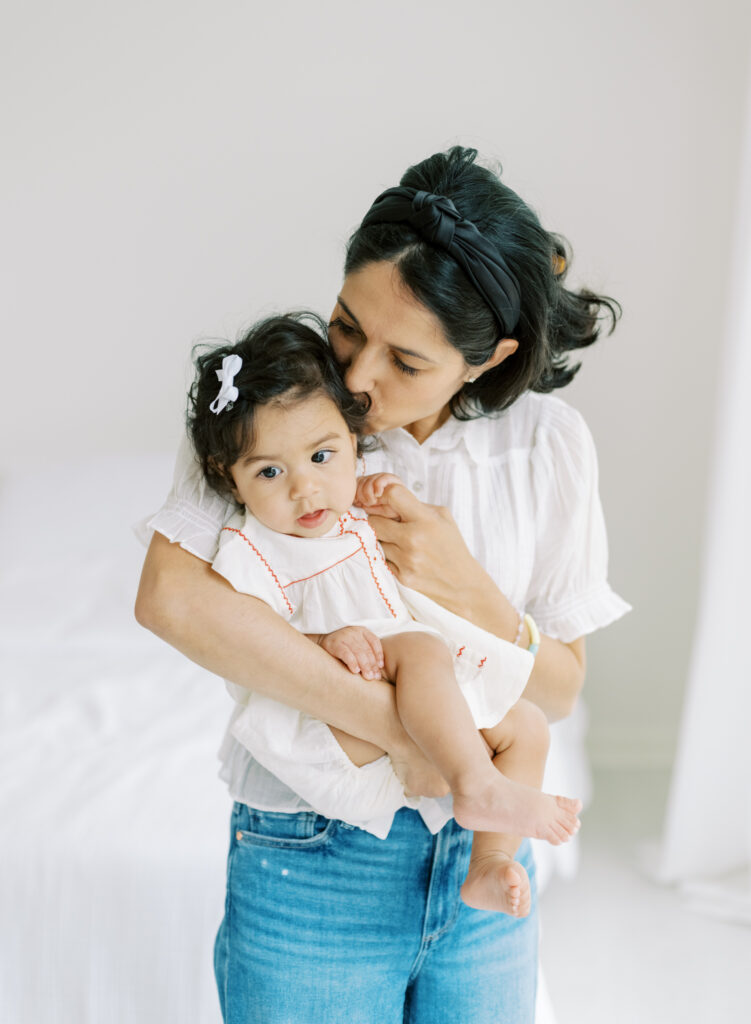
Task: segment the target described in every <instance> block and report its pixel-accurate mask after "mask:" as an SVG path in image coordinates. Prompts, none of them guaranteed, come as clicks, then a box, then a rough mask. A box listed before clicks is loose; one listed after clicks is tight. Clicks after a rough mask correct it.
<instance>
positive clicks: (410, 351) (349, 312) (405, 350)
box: [336, 295, 438, 366]
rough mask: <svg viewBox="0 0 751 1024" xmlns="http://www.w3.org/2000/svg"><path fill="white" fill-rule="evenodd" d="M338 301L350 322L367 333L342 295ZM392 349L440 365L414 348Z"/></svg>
mask: <svg viewBox="0 0 751 1024" xmlns="http://www.w3.org/2000/svg"><path fill="white" fill-rule="evenodd" d="M336 301H337V302H338V303H339V305H340V306H341V307H342V309H343V310H344V312H345V313H346V314H347V316H348V317H349V318H350V320H354V322H355V323H356V324H357V326H358V328H359V329H360V330H361V331H362V333H363V334H365V331H363V330H362V324H361V323H360V321H359V320H358V319H357V317H356V316H355V314H354V313H353V312H352V310H351V309H350V308H349V306H348V305H347V303H346V302H345V301H344V299H343V298H342V297H341V295H337V297H336ZM391 348H393V349H394V351H395V352H401V354H402V355H403V356H414V358H415V359H422V360H423V362H425V363H433V365H434V366H437V365H438V363H437V361H436V360H435V359H429V358H428V357H427V356H424V355H423V354H422V352H415V350H414V349H412V348H404V347H403V346H402V345H393V344H392V345H391Z"/></svg>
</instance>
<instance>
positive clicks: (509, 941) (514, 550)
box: [136, 147, 627, 1024]
mask: <svg viewBox="0 0 751 1024" xmlns="http://www.w3.org/2000/svg"><path fill="white" fill-rule="evenodd" d="M475 157H476V153H475V152H474V151H473V150H462V149H460V148H458V147H457V148H454V149H452V150H451V151H449V152H448V153H446V154H437V155H435V156H433V157H430V158H429V159H427V160H425V161H423V162H422V163H421V164H418V165H417V166H415V167H413V168H410V169H409V170H408V171H407V172H406V174H405V175H404V176H403V178H402V182H401V187H400V188H399V189H395V190H389V191H388V192H387V193H384V195H383V196H381V197H379V200H378V201H376V203H374V204H373V206H372V207H371V209H370V211H369V212H368V214H367V215H366V217H365V219H364V221H363V223H362V225H361V226H360V228H359V229H358V230H357V231H356V232H355V234H354V236H353V237H352V239H351V240H350V244H349V247H348V252H347V259H346V263H345V279H344V284H343V287H342V290H341V293H340V295H339V296H338V299H337V304H336V306H335V308H334V312H333V315H332V318H331V324H330V338H331V344H332V346H333V349H334V352H335V354H336V356H337V359H338V360H339V362H340V363H341V365H342V368H343V372H344V375H345V382H346V384H347V386H348V388H349V389H350V391H352V392H355V393H358V394H362V395H365V396H367V398H368V400H369V403H370V411H369V418H368V426H369V429H370V430H371V431H373V432H378V433H379V435H380V436H381V440H382V449H381V450H380V451H379V452H377V453H375V454H374V455H372V456H370V457H369V458H368V465H367V470H368V472H374V471H377V470H381V469H383V470H389V471H391V472H395V473H396V474H397V475H399V476H400V477H401V478H402V479H403V480H404V481H405V483H407V484H408V486H409V487H410V488H411V489H412V490H413V491H416V492H417V493H419V494H420V496H421V497H422V498H424V499H426V500H427V501H429V502H431V504H422V503H421V501H419V500H417V499H416V498H414V497H409V498H406V499H405V500H404V504H403V507H401V508H399V509H398V511H399V513H400V519H401V521H398V522H395V521H393V520H388V519H379V518H374V519H373V520H372V521H373V524H374V526H375V528H376V532H377V533H378V535H379V538H380V540H381V543H382V545H383V548H384V551H385V553H386V556H387V558H388V560H389V562H390V564H391V566H392V568H393V570H394V572H395V573H396V575H397V576H398V578H399V579H400V580H401V581H402V582H403V583H405V584H406V585H408V586H410V587H412V588H413V589H415V590H419V591H422V592H423V593H425V594H427V595H428V596H429V597H431V598H433V599H434V600H436V601H437V602H439V603H440V604H442V605H444V606H445V607H447V608H449V609H450V610H452V611H454V612H456V613H457V614H460V615H462V616H464V617H465V618H467V619H470V620H472V621H473V622H475V623H477V624H478V625H480V626H483V627H484V628H485V629H487V630H490V631H492V632H494V633H496V634H497V635H499V636H501V637H503V638H505V639H507V640H510V641H512V642H514V641H515V642H517V643H520V644H522V645H523V646H529V645H530V643H531V641H532V637H531V636H530V633H529V629H528V626H527V625H526V624H525V619H524V613H525V612H529V613H530V614H531V615H532V616H533V618H534V619H535V620H536V621H537V623H538V625H539V627H540V631H541V632H542V634H543V635H542V639H541V642H540V646H539V652H538V654H537V657H536V662H535V667H534V670H533V672H532V675H531V677H530V681H529V683H528V685H527V688H526V690H525V696H526V697H528V698H529V699H531V700H533V701H534V702H535V703H537V704H538V705H539V706H540V707H541V708H542V709H543V710H544V711H545V712H546V714H547V715H548V717H549V718H550V719H551V720H555V719H558V718H562V717H564V716H566V715H567V714H568V713H569V712H570V711H571V709H572V707H573V705H574V702H575V700H576V697H577V694H578V693H579V690H580V689H581V686H582V683H583V679H584V667H585V649H584V635H585V634H587V633H589V632H592V631H593V630H594V629H597V628H599V627H601V626H604V625H607V624H608V623H609V622H611V621H613V620H614V619H615V618H617V617H618V616H619V615H621V614H622V613H623V612H624V611H625V610H626V609H627V605H625V604H624V602H622V601H621V600H620V599H619V598H618V597H616V596H615V595H614V594H613V593H612V591H611V590H610V589H609V587H608V585H607V582H606V571H607V543H606V539H605V532H604V526H603V522H602V514H601V510H600V505H599V499H598V496H597V467H596V459H595V455H594V449H593V446H592V442H591V438H590V436H589V433H588V431H587V429H586V427H585V426H584V424H583V422H582V420H581V418H580V417H579V415H578V414H577V413H575V412H574V411H573V410H572V409H571V408H569V407H568V406H566V405H565V404H564V403H562V402H560V401H559V400H558V399H557V398H554V397H552V396H549V395H545V394H542V392H547V391H550V390H552V389H554V388H557V387H561V386H562V385H564V384H566V383H568V381H569V380H571V378H572V377H573V375H574V373H575V372H576V367H569V366H567V363H566V352H567V351H568V350H570V349H575V348H579V347H582V346H584V345H588V344H590V343H591V342H592V341H594V340H595V338H596V336H597V322H596V321H597V317H598V313H599V311H600V310H601V309H604V310H605V311H606V312H607V313H609V314H610V315H611V316H612V317H613V319H615V311H616V307H615V305H614V304H613V303H611V302H610V301H609V300H606V299H602V298H600V297H598V296H595V295H593V294H591V293H579V294H574V293H572V292H570V291H568V290H566V288H565V287H564V277H565V271H566V255H565V250H564V247H563V245H562V242H561V241H560V239H558V238H557V237H556V236H553V235H550V234H549V233H547V232H546V231H544V230H543V228H542V227H541V226H540V224H539V222H538V220H537V218H536V217H535V215H534V214H533V213H532V212H531V211H530V210H529V208H528V207H527V206H526V205H525V204H524V203H523V202H522V201H521V200H520V199H519V197H518V196H516V195H515V194H514V193H513V192H511V190H509V189H508V188H507V187H506V186H505V185H503V184H502V183H501V182H500V181H499V179H498V178H497V177H496V176H495V175H494V174H493V173H492V172H490V171H488V170H486V169H484V168H482V167H480V166H478V165H477V164H476V163H475ZM229 511H230V510H229V509H228V507H227V505H226V503H225V502H224V501H223V500H221V499H219V498H218V497H217V496H216V495H214V494H212V493H211V492H210V491H208V490H207V489H206V488H204V487H203V486H202V485H201V484H200V481H199V478H198V474H197V473H196V472H195V470H194V466H193V465H192V463H191V458H190V454H189V453H186V452H184V453H183V456H182V457H181V459H180V460H179V463H178V469H177V472H176V482H175V487H174V488H173V491H172V493H171V495H170V498H169V499H168V501H167V504H166V505H165V507H164V508H163V509H162V510H161V512H160V513H158V514H157V516H156V517H155V518H154V519H153V520H152V525H153V526H154V528H155V530H156V531H157V532H156V533H155V534H154V538H153V540H152V543H151V546H150V548H149V553H148V555H147V559H146V564H145V566H144V572H143V577H142V581H141V587H140V591H139V596H138V602H137V607H136V614H137V617H138V619H139V621H140V622H141V623H142V624H143V625H145V626H147V627H148V628H150V629H152V630H153V631H154V632H156V633H157V634H158V635H160V636H162V637H163V638H164V639H165V640H167V641H168V642H169V643H171V644H173V645H174V646H176V647H177V648H178V649H180V650H181V651H183V653H185V654H186V655H187V656H188V657H190V658H192V659H193V660H194V661H196V662H198V663H199V664H202V665H204V666H206V667H207V668H209V669H211V670H212V671H213V672H215V673H217V674H218V675H222V676H224V677H225V678H227V679H230V680H232V681H233V682H235V683H237V684H240V685H242V686H246V687H248V688H250V689H253V690H255V691H257V692H261V693H264V694H267V695H269V696H273V697H276V698H277V699H280V700H282V701H283V702H284V703H288V704H290V705H292V706H293V707H296V708H298V709H300V710H301V711H305V712H307V713H308V714H310V715H312V716H314V717H315V718H319V719H321V720H323V721H325V722H327V723H328V724H330V725H333V726H335V727H337V728H339V729H341V730H343V731H345V732H348V733H351V734H354V735H356V736H359V737H361V738H363V739H365V740H368V741H370V742H372V743H374V744H376V745H377V746H379V747H381V748H383V749H385V750H387V751H388V752H389V754H390V755H391V758H392V760H393V762H394V764H395V766H396V768H397V771H398V772H399V773H400V775H401V777H402V778H403V779H404V781H405V785H406V787H407V789H408V790H409V791H410V792H413V793H416V794H422V795H424V796H428V797H440V796H441V795H443V794H445V792H446V788H445V783H444V782H443V780H442V779H441V778H440V777H439V776H438V775H437V773H436V771H435V769H434V768H433V766H432V765H430V764H429V763H428V762H427V761H426V760H425V759H424V758H423V757H422V755H421V754H420V752H419V751H418V750H417V748H416V747H415V745H414V744H413V743H412V741H411V740H410V738H409V736H407V735H406V734H405V732H404V730H403V729H402V727H401V725H400V723H399V719H398V716H397V714H396V709H395V702H394V691H393V687H391V686H390V684H388V683H387V682H381V683H374V682H372V681H366V680H363V679H362V678H361V677H360V676H356V675H352V674H350V673H349V672H348V671H347V670H346V669H345V668H344V666H343V665H341V664H340V663H338V662H337V661H335V660H334V659H333V658H331V657H330V656H329V655H327V654H326V653H325V652H324V651H322V650H321V649H320V648H318V647H316V646H315V645H314V644H312V643H310V642H309V641H307V640H306V639H305V638H304V637H302V636H300V635H299V634H297V633H296V632H295V631H294V630H293V629H291V628H290V627H289V626H288V625H286V624H285V623H284V622H282V621H281V619H280V618H279V617H277V616H275V614H274V613H273V612H271V610H270V609H269V608H268V607H267V606H265V605H263V604H262V603H261V602H259V601H257V600H255V599H253V598H249V597H245V596H242V595H238V594H237V593H235V592H234V591H232V590H231V589H230V588H229V587H228V586H227V584H226V583H224V581H223V580H221V579H220V578H219V577H218V576H216V575H215V574H213V573H212V572H211V570H210V567H209V561H210V560H211V558H212V557H213V555H214V553H215V548H216V541H217V536H218V533H219V530H220V528H221V526H222V523H223V521H224V519H225V518H226V517H227V516H228V513H229ZM170 542H173V543H170ZM177 542H179V543H177ZM221 757H222V763H223V768H222V774H223V777H224V778H225V779H226V780H227V781H228V783H229V785H230V792H231V793H232V794H233V796H234V797H235V799H236V801H237V802H236V804H235V809H234V812H233V822H232V832H231V846H230V856H229V861H228V880H227V904H226V912H225V918H224V921H223V923H222V926H221V928H220V930H219V934H218V936H217V943H216V957H215V966H216V973H217V980H218V984H219V993H220V1000H221V1002H222V1008H223V1012H224V1015H225V1020H227V1021H232V1022H244V1024H245V1022H247V1024H251V1022H256V1021H263V1022H264V1024H277V1022H281V1021H295V1022H297V1024H307V1022H310V1024H319V1022H321V1021H326V1022H333V1024H335V1022H338V1021H342V1022H343V1021H347V1022H358V1021H360V1022H363V1024H365V1022H367V1024H391V1022H394V1024H396V1022H397V1021H399V1022H401V1021H402V1020H409V1021H411V1022H414V1024H442V1022H443V1021H444V1020H445V1021H451V1022H452V1024H457V1022H458V1024H462V1022H467V1024H469V1022H472V1024H486V1022H487V1024H490V1022H491V1021H492V1022H494V1024H497V1022H498V1021H510V1022H511V1021H513V1022H514V1024H521V1022H524V1021H530V1020H532V1019H533V1016H534V994H535V977H536V955H537V921H536V914H535V913H534V912H533V913H531V914H530V915H529V916H527V917H526V918H524V919H521V920H518V919H513V918H511V917H507V916H506V915H502V914H490V913H486V912H482V911H477V910H473V909H471V908H469V907H468V906H466V905H465V904H463V903H462V902H461V900H460V899H459V886H460V883H461V880H462V878H463V877H464V873H465V871H466V867H467V860H468V856H469V844H470V835H469V833H466V832H464V831H463V830H462V829H460V828H459V827H458V826H457V825H456V823H455V822H453V820H452V821H449V823H448V824H446V825H445V826H444V827H443V828H441V829H440V831H439V832H438V833H437V834H436V835H432V834H431V833H430V832H429V831H428V829H427V828H426V826H425V824H424V821H423V818H422V817H420V816H419V815H418V814H417V812H415V811H411V810H407V809H405V810H402V811H400V812H399V814H398V815H397V817H396V819H395V824H394V826H393V828H392V830H391V832H390V834H389V836H388V838H387V839H385V840H378V839H375V838H374V837H372V836H370V835H368V834H367V833H364V832H362V831H361V830H358V829H353V828H351V827H347V826H344V825H342V824H341V823H338V822H331V821H328V820H327V819H325V818H322V817H321V816H319V815H316V814H314V813H313V812H311V811H309V810H307V809H305V807H304V805H303V804H302V802H301V800H300V799H299V798H298V797H296V795H295V794H294V793H292V792H291V791H290V790H288V789H285V787H283V786H282V785H281V784H280V783H279V782H278V780H275V779H274V777H273V776H271V775H270V774H269V773H267V772H265V771H264V770H263V769H261V768H260V766H259V765H257V764H254V763H253V762H252V760H251V759H250V757H249V755H248V754H247V752H245V751H244V749H243V748H241V747H240V746H239V744H237V743H236V742H235V741H233V740H232V739H231V738H228V739H226V740H225V743H224V745H223V747H222V751H221ZM428 817H429V816H428ZM435 820H436V821H437V822H438V823H439V824H442V822H443V820H445V812H444V813H442V809H441V807H440V804H439V803H437V804H436V814H435ZM519 859H520V860H521V861H522V862H523V863H524V865H525V867H526V869H527V871H528V872H529V873H530V875H532V874H533V865H532V863H531V857H530V852H529V844H528V843H526V844H524V846H523V847H522V849H521V850H520V852H519Z"/></svg>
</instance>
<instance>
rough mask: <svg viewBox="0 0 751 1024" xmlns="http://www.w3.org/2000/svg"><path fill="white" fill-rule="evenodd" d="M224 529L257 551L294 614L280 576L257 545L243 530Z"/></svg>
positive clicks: (230, 527) (224, 527)
mask: <svg viewBox="0 0 751 1024" xmlns="http://www.w3.org/2000/svg"><path fill="white" fill-rule="evenodd" d="M222 529H223V530H226V531H227V532H228V533H236V534H237V535H238V536H239V537H242V539H243V540H244V541H245V543H246V544H247V545H248V547H250V548H252V549H253V551H255V553H256V554H257V555H258V557H259V558H260V559H261V561H262V562H263V564H264V565H265V566H266V568H267V569H268V570H269V572H270V573H271V576H272V579H273V580H274V583H276V585H277V587H279V590H280V591H281V594H282V597H283V598H284V603H285V604H286V605H287V607H288V608H289V610H290V614H292V612H294V610H295V609H294V608H293V607H292V605H291V604H290V603H289V601H288V600H287V595H286V594H285V593H284V587H283V586H282V585H281V583H280V582H279V577H278V576H277V575H276V573H275V572H274V570H273V569H272V568H271V566H270V565H269V563H268V562H267V561H266V559H265V558H264V557H263V555H262V554H261V552H260V551H259V550H258V548H257V547H256V546H255V544H253V543H252V541H250V540H248V538H247V537H246V536H245V534H244V533H243V532H242V530H237V529H236V528H235V527H234V526H223V527H222Z"/></svg>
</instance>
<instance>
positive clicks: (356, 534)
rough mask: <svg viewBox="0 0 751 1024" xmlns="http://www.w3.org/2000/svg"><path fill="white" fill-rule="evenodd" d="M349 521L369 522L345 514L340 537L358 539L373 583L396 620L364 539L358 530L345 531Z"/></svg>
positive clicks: (348, 513) (341, 520) (340, 521)
mask: <svg viewBox="0 0 751 1024" xmlns="http://www.w3.org/2000/svg"><path fill="white" fill-rule="evenodd" d="M347 519H351V520H352V521H353V522H355V523H367V522H368V520H367V519H360V518H359V517H358V516H353V515H352V513H351V512H345V514H344V515H343V516H342V517H341V519H340V520H339V536H343V535H344V534H345V533H348V534H349V535H350V536H352V537H355V538H357V543H358V544H359V545H360V547H361V548H362V553H363V554H364V555H365V557H366V558H367V560H368V568H369V569H370V575H371V576H372V577H373V582H374V583H375V585H376V588H377V589H378V593H379V594H380V595H381V597H382V598H383V600H384V603H385V605H386V607H387V608H388V610H389V611H390V612H391V614H392V615H393V616H394V618H395V619H396V618H398V616H397V614H396V612H395V611H394V609H393V608H392V607H391V604H390V602H389V599H388V598H387V597H386V595H385V594H384V592H383V590H382V589H381V584H380V583H379V582H378V577H377V576H376V574H375V572H374V571H373V562H372V561H371V558H370V555H369V554H368V551H367V548H366V547H365V542H364V541H363V539H362V537H361V536H360V534H359V533H357V531H356V530H345V529H344V523H345V521H346V520H347ZM370 530H371V532H373V527H372V526H371V527H370Z"/></svg>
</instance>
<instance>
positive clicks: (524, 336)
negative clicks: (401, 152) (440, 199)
mask: <svg viewBox="0 0 751 1024" xmlns="http://www.w3.org/2000/svg"><path fill="white" fill-rule="evenodd" d="M476 157H477V150H475V149H463V148H462V147H460V146H454V147H453V148H452V149H450V150H449V151H448V152H447V153H436V154H435V155H434V156H431V157H428V158H427V160H423V161H422V162H421V163H419V164H415V166H414V167H410V168H409V169H408V170H407V171H406V172H405V174H404V175H403V176H402V179H401V182H400V184H401V185H403V186H407V187H409V188H415V189H418V190H425V191H427V192H430V193H433V194H436V195H441V196H446V197H447V198H449V199H451V200H452V201H453V202H454V204H455V205H456V208H457V209H458V211H459V213H460V214H461V216H462V217H463V218H465V219H466V220H469V221H472V222H473V223H474V224H475V226H476V227H477V228H478V229H479V230H480V231H481V232H482V234H483V235H484V236H485V237H486V238H488V239H489V240H490V241H491V242H493V243H494V244H495V245H496V246H497V247H498V250H499V251H500V253H501V255H502V256H503V259H504V260H505V261H506V264H507V265H508V267H509V268H510V269H511V271H512V273H513V274H514V276H515V277H516V279H517V281H518V283H519V288H520V291H521V313H520V317H519V322H518V324H517V326H516V328H515V329H514V331H513V332H512V335H511V336H512V337H513V338H516V340H517V341H518V342H519V347H518V349H517V351H516V352H515V353H514V354H513V355H512V356H510V357H509V358H507V359H506V360H505V361H504V362H503V363H502V364H500V365H499V366H497V367H493V368H492V369H490V370H488V371H487V372H486V373H484V374H483V375H482V376H481V377H479V378H478V379H477V381H476V382H475V383H473V384H465V385H464V387H463V388H462V389H461V391H459V392H458V393H457V394H456V395H454V397H453V398H452V399H451V412H452V413H453V415H454V416H456V417H457V418H458V419H470V418H472V417H474V416H478V415H482V414H483V413H489V412H494V411H498V410H500V409H505V408H507V407H508V406H509V405H511V403H512V402H514V401H515V400H516V399H517V398H518V397H519V396H520V395H522V394H523V393H524V392H525V391H527V390H532V391H552V390H553V389H554V388H560V387H563V386H564V385H566V384H568V383H569V382H570V381H571V380H572V379H573V377H574V376H575V374H576V372H577V371H578V369H579V365H580V364H579V363H575V364H573V365H571V364H570V363H569V362H568V359H567V353H568V352H570V351H571V350H573V349H577V348H583V347H584V346H586V345H591V344H592V342H593V341H595V339H596V338H597V336H598V334H599V330H600V328H599V321H600V319H602V318H603V314H604V317H605V318H607V319H609V320H610V322H611V323H610V332H612V330H613V329H614V327H615V324H616V322H617V320H618V318H619V317H620V314H621V308H620V306H619V304H618V303H617V302H616V301H615V300H614V299H610V298H608V297H606V296H600V295H595V294H594V293H593V292H590V291H587V290H582V291H578V292H574V291H569V290H567V289H566V288H565V287H564V281H565V278H566V272H567V270H568V265H569V263H570V252H569V248H568V246H567V243H566V241H565V239H563V238H562V237H561V236H560V235H555V234H552V233H551V232H549V231H546V230H545V229H544V228H543V227H542V225H541V224H540V221H539V220H538V218H537V216H536V214H535V213H534V212H533V211H532V210H531V209H530V208H529V207H528V206H527V204H526V203H525V202H524V201H523V200H522V199H520V197H519V196H518V195H517V194H516V193H515V192H513V191H512V190H511V189H510V188H508V186H507V185H505V184H504V183H503V182H502V181H501V180H500V178H499V176H498V175H497V174H495V173H494V172H493V171H491V170H488V169H487V168H485V167H481V166H480V165H479V164H476V163H475V159H476ZM381 261H387V262H390V263H394V264H395V265H396V266H397V267H398V269H399V272H400V274H401V277H402V280H403V281H404V284H405V285H406V286H407V287H408V288H409V290H410V291H411V292H412V293H413V294H414V295H415V297H416V298H417V299H418V300H419V301H420V302H421V303H422V304H423V305H424V306H427V308H428V309H429V310H430V311H431V312H432V313H434V314H435V316H437V317H438V319H439V321H440V322H441V325H442V327H443V330H444V333H445V335H446V338H447V339H448V341H449V342H450V343H451V344H452V345H453V346H454V347H455V348H456V349H458V350H459V351H460V352H461V353H462V355H463V356H464V359H465V361H466V362H467V363H468V364H469V365H474V366H479V365H480V364H481V363H484V362H485V361H486V360H487V359H489V358H490V356H491V355H492V354H493V352H494V350H495V347H496V345H497V343H498V341H499V340H500V338H501V337H502V334H501V333H500V331H499V325H498V321H497V320H496V318H495V316H494V315H493V313H492V311H491V309H490V307H489V306H488V305H487V304H486V303H485V301H484V300H483V299H482V297H481V296H480V294H479V293H478V292H477V291H476V289H475V288H474V286H473V285H472V284H471V282H470V280H469V278H468V277H467V276H466V274H465V273H464V271H463V270H462V269H461V268H460V266H459V264H458V263H457V262H456V261H455V260H454V259H453V258H452V257H451V256H449V255H448V253H446V252H445V251H443V250H442V249H439V248H437V247H436V246H434V245H432V244H430V243H429V242H427V241H425V240H424V239H422V238H421V237H420V235H418V233H417V232H416V231H415V230H414V228H412V227H411V226H410V225H409V224H407V223H396V224H394V223H391V224H383V223H378V224H370V225H368V226H367V227H359V228H358V229H357V231H355V233H354V234H353V235H352V237H351V238H350V240H349V243H348V246H347V255H346V259H345V263H344V272H345V274H349V273H352V272H354V271H357V270H360V269H361V268H362V267H365V266H367V265H368V264H370V263H376V262H381Z"/></svg>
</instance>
